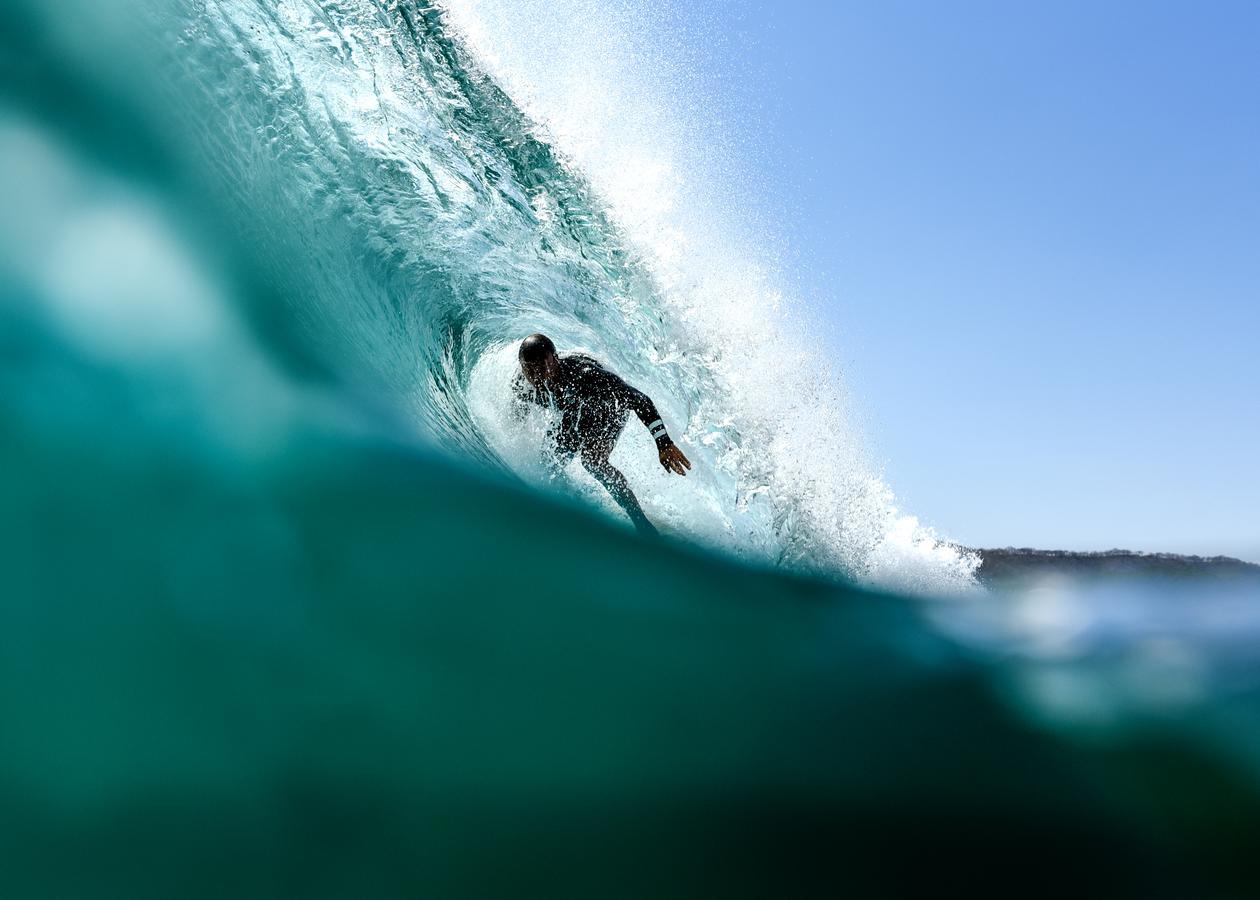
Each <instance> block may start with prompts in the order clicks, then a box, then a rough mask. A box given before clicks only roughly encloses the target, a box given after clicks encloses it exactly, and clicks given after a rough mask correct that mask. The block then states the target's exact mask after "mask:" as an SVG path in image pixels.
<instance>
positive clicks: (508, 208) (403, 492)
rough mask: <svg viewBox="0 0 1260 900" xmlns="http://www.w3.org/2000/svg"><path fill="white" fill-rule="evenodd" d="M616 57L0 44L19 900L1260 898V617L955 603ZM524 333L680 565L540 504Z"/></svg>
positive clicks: (705, 158) (4, 790) (129, 13)
mask: <svg viewBox="0 0 1260 900" xmlns="http://www.w3.org/2000/svg"><path fill="white" fill-rule="evenodd" d="M642 11H643V7H641V6H635V5H634V4H616V3H608V4H597V3H576V2H574V3H560V2H557V3H554V4H541V3H534V2H529V3H521V4H516V5H513V4H508V3H499V2H493V3H492V2H488V0H486V2H476V3H473V2H469V3H463V4H457V3H451V4H449V6H447V5H442V4H428V3H420V2H406V0H389V2H385V0H380V2H374V0H323V2H314V0H301V2H298V0H290V2H281V0H271V2H262V0H258V2H252V0H195V2H194V0H134V2H120V0H94V2H90V3H89V2H75V0H65V2H60V3H56V4H50V3H46V2H33V0H10V2H8V3H6V4H5V5H4V7H3V8H0V72H2V74H3V80H2V81H0V162H2V165H0V196H2V197H4V198H5V204H4V210H3V212H2V213H0V435H2V439H0V463H2V464H3V469H2V470H0V510H2V512H0V516H2V517H3V518H2V519H0V526H2V528H3V534H2V538H3V543H2V546H3V551H0V560H3V562H4V574H3V579H2V583H3V591H2V594H3V599H2V601H0V710H3V713H4V721H5V723H6V725H5V728H4V730H3V734H2V735H0V798H2V801H3V802H2V805H3V809H4V810H5V812H4V814H3V815H2V816H0V857H3V862H4V865H3V866H0V879H4V880H5V881H7V883H8V888H9V889H8V890H5V891H4V893H5V896H49V897H53V896H97V895H99V896H126V897H139V896H172V895H180V896H223V895H225V894H231V895H234V896H263V895H274V894H276V893H285V894H298V895H303V896H307V895H310V896H320V895H327V896H332V895H335V894H351V895H355V896H368V895H388V896H395V895H398V896H402V895H408V896H413V895H415V894H416V893H427V894H433V893H436V894H439V895H450V896H487V895H496V894H503V893H531V892H539V893H545V894H547V895H548V896H555V895H556V894H572V895H575V896H579V895H580V896H591V895H592V894H594V893H596V892H598V893H600V894H604V895H625V896H645V895H647V894H649V893H650V894H660V895H670V894H674V895H679V896H682V895H688V896H693V895H694V894H695V893H697V892H699V891H701V890H706V889H713V890H718V889H720V890H722V891H723V892H725V893H748V894H751V895H765V893H766V892H767V891H773V892H775V893H777V894H778V895H784V894H795V893H798V891H797V890H796V889H795V888H796V885H795V884H792V883H790V879H793V878H800V879H804V881H803V882H802V884H803V885H805V886H807V887H808V888H809V891H812V892H814V895H816V892H817V891H818V890H820V889H822V890H826V889H829V888H836V889H840V888H844V887H846V886H847V887H849V888H850V889H853V890H870V889H879V890H880V891H881V892H882V893H887V892H890V891H895V890H896V889H897V886H898V885H901V886H909V885H910V884H912V883H918V882H919V881H920V879H925V881H924V882H923V883H929V882H931V883H937V882H935V881H932V879H940V883H944V882H947V881H948V880H949V879H950V878H955V877H961V874H960V873H971V874H980V873H986V872H987V873H988V874H989V875H990V876H994V877H997V876H996V875H995V873H1007V874H1006V875H1002V876H1001V877H1011V878H1015V879H1024V878H1027V874H1026V873H1027V871H1028V869H1029V867H1030V866H1035V865H1039V864H1041V865H1044V860H1045V859H1046V857H1047V855H1050V856H1053V857H1054V858H1056V859H1057V860H1058V862H1057V863H1056V864H1055V865H1054V866H1053V872H1051V873H1049V874H1044V875H1039V876H1038V878H1039V880H1038V881H1037V885H1036V886H1037V887H1041V886H1047V887H1048V886H1064V887H1070V886H1072V885H1076V884H1079V883H1080V882H1079V880H1080V879H1091V880H1090V881H1089V882H1088V883H1089V884H1091V885H1093V886H1095V887H1097V888H1099V890H1102V889H1104V888H1107V889H1114V890H1119V891H1130V892H1133V891H1139V890H1140V891H1142V892H1143V895H1144V896H1164V895H1167V896H1190V895H1194V896H1215V895H1221V896H1235V895H1237V896H1242V895H1245V893H1246V891H1247V888H1249V887H1250V888H1254V887H1255V886H1256V885H1257V884H1260V871H1258V870H1257V868H1256V863H1255V856H1254V854H1253V853H1251V852H1250V851H1251V849H1252V845H1253V842H1254V824H1255V816H1256V813H1257V811H1258V810H1260V806H1258V805H1257V803H1256V800H1257V777H1258V776H1260V772H1257V769H1256V766H1255V760H1256V759H1257V758H1260V757H1257V755H1256V752H1257V750H1258V749H1260V741H1258V740H1257V735H1258V734H1260V722H1257V718H1256V717H1257V713H1258V712H1260V707H1258V706H1257V704H1256V703H1255V690H1256V679H1255V677H1254V675H1255V673H1256V672H1257V666H1256V664H1255V663H1256V660H1255V658H1254V653H1253V652H1252V649H1251V648H1252V647H1254V646H1255V644H1254V643H1252V642H1251V641H1250V640H1249V638H1250V636H1251V635H1254V634H1256V633H1257V632H1258V631H1260V629H1257V628H1256V627H1255V623H1256V621H1257V620H1256V616H1255V614H1254V612H1252V607H1251V605H1250V604H1249V603H1248V598H1247V597H1244V596H1241V595H1240V594H1238V593H1237V592H1231V591H1230V590H1229V589H1221V591H1220V592H1219V595H1218V594H1213V595H1212V596H1211V597H1206V596H1205V597H1200V596H1199V595H1198V594H1196V593H1195V592H1194V591H1193V590H1187V589H1185V588H1184V587H1174V588H1170V587H1167V586H1161V585H1154V586H1151V585H1141V586H1137V587H1133V586H1130V587H1128V588H1126V590H1125V592H1124V593H1123V595H1122V596H1121V597H1120V598H1118V599H1117V598H1112V597H1103V598H1102V599H1100V600H1099V601H1098V603H1097V604H1094V605H1091V604H1089V603H1086V602H1083V601H1081V600H1079V599H1063V598H1062V597H1061V596H1060V595H1058V594H1053V593H1051V594H1046V593H1045V592H1042V593H1041V594H1036V595H1033V596H1032V599H1028V598H1024V599H1023V600H1021V601H1020V602H1019V603H1015V604H1010V603H1003V602H1001V600H1000V599H997V598H991V597H989V596H988V595H986V594H984V593H983V592H981V591H980V590H979V588H978V586H977V585H976V583H975V580H974V571H975V568H976V565H977V560H976V559H975V558H974V556H973V555H972V554H969V553H968V552H966V551H965V550H962V549H960V548H958V547H955V546H953V545H951V544H950V543H949V542H947V541H944V540H942V539H940V538H939V537H938V536H937V535H935V534H933V533H932V532H931V531H930V530H929V529H926V528H924V527H922V526H921V525H920V524H919V523H918V522H917V520H915V519H914V518H913V517H912V516H909V515H907V514H905V513H904V512H902V511H901V510H899V509H898V507H897V504H896V501H895V499H894V497H893V494H892V492H891V490H890V489H889V487H888V486H887V485H885V484H884V483H883V482H882V480H881V479H880V477H879V473H878V471H877V470H876V469H875V468H874V467H872V466H871V464H870V463H869V461H868V460H867V459H866V458H865V456H864V453H863V450H862V440H861V435H860V433H859V431H858V430H857V429H855V428H854V426H853V424H852V421H851V418H852V416H851V414H850V412H849V411H848V403H847V401H846V398H845V395H844V393H843V387H842V385H840V384H839V383H838V382H837V381H836V379H835V377H834V374H833V373H832V372H830V371H829V370H828V367H827V365H826V361H825V360H824V359H822V358H821V357H820V354H819V352H818V350H817V348H816V347H814V346H813V345H811V343H810V341H809V339H808V336H807V332H808V329H807V328H804V327H802V325H801V319H799V318H796V317H795V316H796V314H795V313H794V311H793V310H792V308H791V303H790V298H787V297H785V294H784V291H783V289H782V288H780V287H779V281H778V278H779V276H778V275H777V274H776V273H775V266H774V254H773V253H772V252H770V251H769V250H765V251H764V252H760V251H759V250H758V248H756V247H749V246H748V245H747V238H746V237H744V238H740V237H739V235H740V234H743V233H744V232H743V231H742V230H741V229H740V228H739V227H736V226H734V225H731V226H729V227H727V226H726V225H725V224H724V220H723V218H722V216H723V210H722V202H721V200H720V197H719V198H715V197H713V196H709V195H708V193H706V192H707V191H708V187H707V186H708V185H710V184H711V181H709V180H708V179H707V178H706V175H712V174H713V173H714V172H715V171H716V170H724V169H726V168H729V166H728V164H729V163H731V161H730V160H729V159H728V154H729V153H730V152H731V151H729V150H727V149H723V148H716V149H715V148H714V147H712V146H706V147H704V148H701V149H700V150H699V151H698V150H696V148H694V147H690V146H689V145H688V143H687V141H686V136H685V134H684V133H683V132H680V130H679V127H678V124H677V123H678V114H677V112H676V110H677V109H679V108H681V109H682V110H683V111H684V112H685V111H686V106H685V105H683V106H681V107H679V106H678V105H677V104H673V103H667V102H666V100H667V99H669V98H666V97H662V96H660V95H659V94H658V93H653V92H654V91H656V90H657V87H655V86H654V85H655V84H656V82H640V81H636V77H637V76H636V72H638V71H639V70H638V69H636V66H638V65H639V64H640V62H641V59H642V51H643V46H642V41H643V40H644V39H645V38H644V37H643V35H650V34H651V32H635V31H634V28H633V22H634V21H635V17H636V16H637V15H639V14H640V13H642ZM566 29H567V30H566ZM627 34H629V35H631V36H632V37H634V35H636V34H637V35H639V36H638V37H634V40H629V39H628V38H626V37H625V35H627ZM561 35H563V36H564V39H565V42H566V43H568V44H572V43H574V42H576V43H577V44H578V45H579V46H581V47H582V48H584V49H583V52H581V53H578V54H574V55H570V56H567V57H564V59H563V64H560V63H559V62H558V63H557V66H556V68H555V70H554V71H547V72H544V71H543V70H542V69H541V68H540V67H539V66H538V65H537V63H538V60H539V59H540V58H551V59H559V57H558V55H557V53H556V52H555V50H554V47H550V46H549V44H548V42H549V41H551V42H555V41H557V40H559V36H561ZM636 41H638V43H636ZM636 48H637V49H636ZM648 49H649V50H650V49H651V48H648ZM683 75H685V72H680V73H679V78H681V77H682V76H683ZM670 83H671V84H677V80H675V81H673V82H670ZM680 90H681V88H680ZM669 110H674V112H670V111H669ZM696 153H699V154H700V155H699V156H696V155H695V154H696ZM767 243H768V244H769V241H768V242H767ZM535 330H542V331H545V332H546V333H548V334H550V335H551V336H552V337H553V338H554V339H555V340H556V341H557V343H558V344H560V346H561V347H562V348H565V349H573V350H582V351H585V352H589V353H592V354H594V355H596V356H598V357H600V358H601V359H603V360H604V361H605V362H607V363H608V364H609V365H610V367H612V368H613V369H614V370H616V371H618V372H619V373H621V374H622V375H624V376H625V377H626V378H627V379H628V380H629V381H631V382H632V383H634V384H636V385H637V386H639V387H640V388H642V389H643V390H645V391H646V392H648V393H649V394H650V395H651V396H652V397H653V398H654V399H655V400H656V401H657V403H658V405H659V406H660V408H661V410H662V413H663V414H664V416H665V418H666V421H667V422H668V423H669V425H670V427H671V431H672V432H673V433H674V434H675V435H677V436H678V439H679V440H680V442H681V443H682V444H683V445H684V447H685V448H686V451H687V452H688V454H689V455H690V456H691V458H692V460H693V462H694V463H695V464H696V465H695V469H694V470H693V473H692V475H691V476H689V477H688V478H686V479H679V478H670V477H667V476H665V475H664V474H662V473H661V472H660V470H659V467H658V466H657V465H656V462H655V460H654V458H653V455H652V453H651V446H650V441H649V440H648V439H647V437H646V435H645V434H643V433H641V430H638V429H635V428H633V427H632V428H630V429H628V430H627V433H626V435H625V436H624V437H623V439H622V441H621V442H620V444H619V445H618V447H617V449H616V451H615V453H614V460H615V461H616V462H617V464H618V465H619V466H622V467H623V469H624V470H625V471H626V473H627V476H628V477H629V478H630V480H631V482H632V484H633V486H634V488H635V490H636V492H637V493H638V494H639V496H640V497H641V498H642V500H643V503H644V506H645V508H646V510H647V512H648V514H649V516H651V517H652V518H653V519H654V520H656V521H658V522H659V523H660V524H661V525H662V528H663V530H664V531H666V532H667V534H668V536H669V539H668V540H666V541H664V542H661V543H644V542H640V541H638V540H636V539H634V538H633V536H632V535H631V533H630V531H629V528H628V525H627V523H625V522H623V521H621V519H620V517H619V513H618V512H617V510H616V509H615V507H613V506H612V505H611V503H610V502H608V500H607V498H605V497H603V496H602V495H601V493H600V492H599V491H598V490H597V489H596V488H595V486H594V485H593V483H590V482H588V481H586V480H584V476H583V475H582V474H581V473H579V472H577V471H574V472H573V473H572V476H573V477H572V479H571V480H570V482H569V483H566V484H564V485H558V484H554V483H551V482H549V481H547V480H546V478H545V476H544V475H543V469H542V467H541V465H540V455H541V453H542V451H543V446H542V437H541V435H542V432H543V429H544V425H545V423H544V422H543V421H541V420H540V419H534V420H532V421H531V422H529V423H528V424H527V426H526V427H524V428H520V427H517V426H515V425H514V424H512V423H510V421H509V419H508V417H507V415H506V408H507V396H508V394H507V384H508V381H509V379H510V377H511V375H512V372H513V365H514V363H513V357H514V346H515V343H516V342H517V341H519V339H520V338H521V337H522V336H524V335H525V334H527V333H530V332H532V331H535ZM898 592H900V593H898ZM910 595H913V597H915V598H917V599H912V598H911V596H910ZM1100 596H1101V595H1100ZM1047 597H1049V599H1047ZM1251 599H1254V598H1251ZM1196 601H1201V605H1200V606H1199V607H1197V612H1198V613H1200V614H1199V615H1195V614H1193V613H1186V612H1185V610H1186V606H1185V604H1186V603H1190V602H1196ZM1179 617H1180V618H1179ZM1240 623H1241V624H1240ZM976 848H983V852H982V853H981V854H979V857H981V858H982V859H981V858H978V856H977V854H976ZM905 853H913V854H915V855H916V857H917V858H919V859H920V860H921V861H922V863H923V865H921V866H916V867H910V868H906V867H904V866H898V865H896V864H891V865H886V864H885V861H888V860H896V859H898V858H899V857H901V856H903V855H904V854H905ZM68 860H69V861H72V862H73V864H67V861H68ZM837 860H840V861H841V862H842V863H843V865H842V866H840V868H839V869H838V870H837V868H836V861H837ZM995 860H1000V861H1001V862H1000V865H999V864H997V863H995V862H994V861H995ZM1187 891H1189V892H1191V893H1186V892H1187ZM1113 892H1114V891H1113Z"/></svg>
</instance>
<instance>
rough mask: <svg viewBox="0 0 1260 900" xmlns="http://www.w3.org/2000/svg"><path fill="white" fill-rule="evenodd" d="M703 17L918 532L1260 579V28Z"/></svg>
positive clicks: (1155, 14)
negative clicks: (1230, 559)
mask: <svg viewBox="0 0 1260 900" xmlns="http://www.w3.org/2000/svg"><path fill="white" fill-rule="evenodd" d="M688 6H689V7H691V4H690V3H689V4H688ZM691 8H694V9H695V10H696V12H695V13H694V15H696V16H698V17H703V18H704V19H705V20H706V24H705V29H706V30H708V31H709V32H710V34H711V33H712V31H713V29H714V27H715V26H714V23H715V22H716V23H717V26H716V27H717V28H718V29H720V30H721V31H722V32H723V37H724V40H722V41H720V42H718V43H717V44H716V45H715V46H714V47H712V48H711V50H710V52H711V53H712V54H715V55H716V56H720V57H724V59H722V60H720V61H719V63H718V65H717V66H716V69H719V70H721V71H722V72H723V73H724V75H725V81H726V84H725V85H724V86H718V87H719V89H720V90H723V91H724V96H725V97H727V98H728V99H727V100H726V101H724V102H727V103H729V104H730V108H729V109H725V110H723V111H722V114H723V115H727V116H744V117H746V118H747V121H750V122H754V123H755V127H756V129H757V130H758V132H759V133H758V135H757V140H758V141H759V142H761V144H762V155H761V159H762V165H761V166H760V167H759V172H760V177H762V178H764V179H765V183H764V184H762V185H760V186H758V190H757V191H756V192H755V193H759V194H760V195H761V196H763V197H779V198H786V199H785V200H783V201H780V202H783V203H784V204H785V205H784V207H783V208H782V209H780V210H778V211H777V213H776V215H777V216H780V217H782V219H783V221H784V222H785V224H784V230H785V234H786V236H787V238H788V239H789V241H790V244H791V248H790V249H791V254H792V255H791V268H792V269H793V274H794V276H795V277H797V278H799V280H800V281H801V282H802V288H803V292H804V294H805V295H806V296H807V297H808V298H809V300H808V302H809V303H810V304H811V305H812V306H813V307H814V308H815V309H816V310H817V311H818V315H819V317H820V318H821V320H822V321H823V322H824V331H825V332H826V333H825V334H824V335H823V339H824V340H825V341H826V344H827V346H828V348H829V352H830V353H831V354H832V355H833V356H834V357H835V358H836V359H837V360H838V361H839V364H840V367H841V370H842V372H843V375H844V377H845V380H846V381H847V383H848V384H849V386H850V388H851V389H852V391H853V393H854V395H855V397H856V399H857V401H858V403H859V405H860V407H861V408H862V409H863V411H864V413H865V419H866V420H865V423H864V424H865V429H866V431H867V433H868V434H869V436H870V438H871V442H872V444H873V446H874V447H875V450H876V455H877V458H878V459H879V460H881V461H882V462H883V463H884V466H885V474H886V477H887V480H888V481H889V483H890V484H891V485H892V487H893V488H894V489H895V490H896V491H897V493H898V495H899V496H900V498H901V499H902V501H903V505H904V506H905V507H906V508H907V509H908V510H909V511H911V512H914V513H916V514H918V515H919V516H920V517H921V518H922V519H924V520H925V521H926V522H928V523H930V524H932V525H935V526H936V527H937V528H938V529H939V530H940V531H942V532H943V533H945V534H946V535H948V536H950V537H952V538H955V539H957V540H960V541H963V542H966V543H971V544H973V545H977V546H1005V545H1011V544H1014V545H1019V546H1038V547H1047V548H1071V549H1107V548H1111V547H1125V548H1131V549H1141V550H1171V551H1178V552H1196V553H1227V554H1231V555H1239V556H1243V557H1245V558H1250V559H1253V560H1260V3H1255V2H1221V0H1213V2H1209V3H1195V2H1179V3H1169V2H1116V0H1109V2H1102V3H1100V2H1096V0H1095V2H1054V3H1049V2H1046V3H1010V2H975V0H959V2H953V3H949V4H945V3H931V2H927V0H921V2H904V0H893V2H890V0H861V2H815V0H774V2H756V0H725V2H715V0H703V2H702V3H701V2H698V3H697V4H696V5H695V6H694V7H691ZM689 14H691V13H689ZM770 160H773V161H775V164H773V165H771V164H767V163H768V161H770Z"/></svg>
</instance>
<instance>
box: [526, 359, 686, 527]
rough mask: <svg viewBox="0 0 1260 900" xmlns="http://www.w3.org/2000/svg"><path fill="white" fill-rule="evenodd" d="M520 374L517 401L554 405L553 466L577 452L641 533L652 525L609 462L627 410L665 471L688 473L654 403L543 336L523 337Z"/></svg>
mask: <svg viewBox="0 0 1260 900" xmlns="http://www.w3.org/2000/svg"><path fill="white" fill-rule="evenodd" d="M519 357H520V362H521V371H520V374H518V375H517V376H516V378H515V379H514V380H513V383H512V387H513V390H514V391H515V393H516V399H517V400H518V401H519V402H521V403H537V404H538V405H539V406H546V407H553V406H554V407H555V408H556V409H557V410H558V411H559V412H560V421H559V423H558V424H557V425H555V426H553V427H552V429H551V432H550V436H551V437H552V439H553V440H554V441H555V447H556V451H555V467H556V469H557V471H559V470H560V469H562V468H563V467H564V466H565V465H566V464H567V463H568V462H569V460H570V459H572V458H573V455H574V454H575V453H580V454H581V459H582V466H583V467H584V468H585V469H586V471H588V472H590V473H591V474H592V475H593V476H595V480H596V481H598V482H599V483H600V484H602V485H603V486H604V488H605V489H606V490H607V491H608V493H610V494H611V495H612V498H613V499H614V500H616V501H617V505H618V506H620V507H621V508H622V509H624V510H625V511H626V514H627V515H628V516H630V520H631V521H632V522H634V524H635V527H636V528H638V529H639V531H640V532H641V533H646V534H655V533H656V529H655V528H653V527H652V523H651V522H649V521H648V518H647V516H645V515H644V514H643V508H642V507H641V506H639V501H638V498H636V497H635V496H634V492H633V491H631V490H630V485H629V484H627V483H626V476H624V475H622V474H621V472H620V471H619V470H618V469H617V468H616V467H615V466H614V465H613V464H612V463H610V462H609V461H608V456H609V454H611V453H612V449H613V445H614V444H615V443H616V442H617V437H618V435H620V434H621V429H622V428H624V427H625V424H626V419H627V418H629V414H630V412H633V413H634V414H635V415H636V416H638V417H639V421H641V422H642V423H643V424H644V426H645V427H646V428H647V430H648V432H649V433H650V434H651V435H652V437H653V438H655V440H656V452H657V455H658V456H659V457H660V460H661V465H662V466H663V467H664V468H665V470H666V471H667V472H674V473H676V474H678V475H686V474H687V470H688V469H690V468H691V461H690V460H688V459H687V457H686V456H685V455H683V452H682V451H681V450H679V449H678V447H677V446H676V445H675V444H674V442H673V441H672V440H670V437H669V434H668V433H667V432H666V430H665V423H664V422H662V421H661V417H660V414H659V413H657V411H656V404H654V403H653V402H652V401H651V399H650V398H649V397H648V396H647V394H644V393H643V392H642V391H637V390H635V389H634V388H632V387H631V386H630V385H628V384H626V383H625V382H624V381H622V380H621V379H620V378H618V377H617V376H616V375H614V374H613V373H612V372H609V371H608V370H607V369H605V368H604V367H603V366H601V365H600V364H599V363H598V362H596V361H595V360H593V359H591V358H590V357H589V356H582V355H579V354H570V355H568V356H560V355H558V354H557V353H556V345H555V344H553V343H552V342H551V339H550V338H549V337H547V336H546V335H545V334H531V335H530V336H529V337H527V338H525V340H523V341H521V349H520V353H519Z"/></svg>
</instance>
